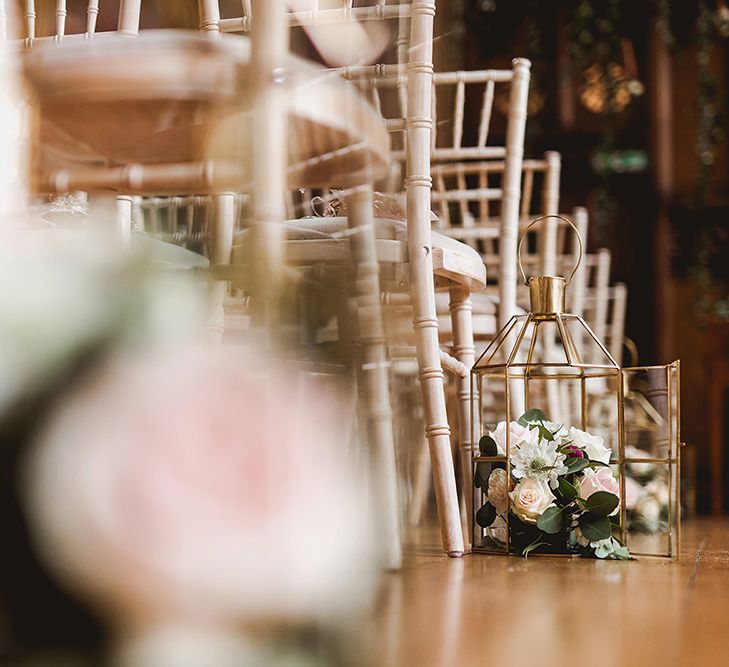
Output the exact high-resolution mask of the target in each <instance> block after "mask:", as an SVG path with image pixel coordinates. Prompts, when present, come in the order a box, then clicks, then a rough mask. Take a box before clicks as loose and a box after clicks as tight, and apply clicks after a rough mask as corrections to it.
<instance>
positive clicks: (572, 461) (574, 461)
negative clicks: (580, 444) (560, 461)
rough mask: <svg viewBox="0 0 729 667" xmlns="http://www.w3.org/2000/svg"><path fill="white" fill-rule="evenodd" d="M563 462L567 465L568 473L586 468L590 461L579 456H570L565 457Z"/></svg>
mask: <svg viewBox="0 0 729 667" xmlns="http://www.w3.org/2000/svg"><path fill="white" fill-rule="evenodd" d="M564 464H565V465H566V466H567V474H568V475H570V474H572V473H575V472H580V470H584V469H585V468H587V466H589V465H590V461H589V460H588V459H585V458H583V457H581V456H570V457H569V458H568V459H565V462H564Z"/></svg>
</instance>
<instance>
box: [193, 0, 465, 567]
mask: <svg viewBox="0 0 729 667" xmlns="http://www.w3.org/2000/svg"><path fill="white" fill-rule="evenodd" d="M251 10H252V14H246V15H244V16H243V17H233V18H222V19H221V18H220V16H219V14H218V15H216V14H215V11H214V8H211V11H210V12H208V13H207V15H206V17H205V18H204V20H203V21H202V23H203V24H205V25H207V26H209V27H210V28H211V29H212V31H213V32H214V31H215V30H216V29H220V30H222V31H246V30H248V29H250V27H251V25H254V24H255V22H256V21H257V20H258V19H256V18H255V16H256V7H255V5H254V6H253V7H251ZM434 11H435V5H434V3H433V2H432V1H426V0H414V1H413V2H412V3H407V4H406V3H403V4H399V5H386V4H385V3H384V2H382V1H380V0H378V1H377V2H373V3H371V4H370V5H369V6H367V7H361V6H360V7H353V6H352V3H351V2H344V3H342V5H341V8H340V9H319V10H317V8H316V7H313V8H311V10H310V11H308V12H294V13H291V14H290V15H289V20H290V23H291V24H292V25H302V26H306V27H308V28H309V29H310V30H311V29H312V28H316V26H317V25H318V26H321V25H327V24H332V23H344V24H346V23H347V22H352V21H355V20H364V21H384V20H398V21H399V24H400V27H401V31H400V38H399V43H398V51H399V53H400V54H401V55H405V54H408V55H409V62H408V65H407V70H406V72H404V73H403V81H404V82H405V83H406V84H407V86H406V88H405V86H403V87H402V90H407V97H408V108H409V115H408V118H407V120H406V122H405V123H404V128H403V129H404V130H405V132H406V133H407V136H408V142H409V144H410V146H411V152H410V154H409V160H408V164H407V178H406V183H407V215H408V224H407V231H408V234H407V244H408V255H407V259H408V262H409V270H410V276H409V278H410V279H409V285H410V290H411V294H412V300H413V303H414V304H415V338H416V347H417V350H418V358H419V362H420V373H419V375H420V381H421V384H422V387H423V395H424V403H425V406H426V435H427V437H428V439H429V442H430V450H431V459H432V461H433V475H434V482H435V489H436V497H437V501H438V509H439V518H440V527H441V534H442V539H443V545H444V549H445V550H446V552H447V553H449V554H450V555H453V556H457V555H461V554H462V553H463V551H464V547H463V538H462V531H461V527H460V520H459V513H458V502H457V497H456V492H455V475H454V470H453V462H452V458H451V452H450V442H449V434H450V429H449V427H448V421H447V416H446V410H445V394H444V390H443V370H442V364H443V363H445V364H446V365H448V364H450V365H451V366H457V365H458V362H457V360H455V359H452V358H450V357H449V356H448V355H446V356H445V357H444V355H442V353H441V350H440V347H439V345H438V335H437V318H436V313H435V300H434V285H433V272H434V254H435V253H434V252H433V249H432V245H431V239H430V234H431V231H430V178H429V171H430V165H429V163H430V159H429V158H430V145H431V140H430V133H431V122H430V121H429V116H430V113H431V100H430V95H431V90H432V84H431V77H432V37H433V15H434ZM405 25H409V31H406V30H405V28H403V26H405ZM405 32H407V33H408V39H407V42H405V41H404V39H403V35H404V34H405ZM253 33H255V29H254V30H253ZM312 34H315V33H311V32H310V35H312ZM313 39H315V40H316V37H313ZM320 51H321V49H320ZM330 64H331V63H330ZM333 75H334V76H338V75H337V74H329V76H333ZM340 180H341V178H340ZM328 185H329V186H330V187H333V186H339V187H342V185H343V184H342V183H337V182H336V179H332V181H330V182H329V183H328ZM349 187H350V188H351V184H350V185H349ZM345 191H346V190H345ZM346 199H347V208H348V211H349V216H350V219H351V217H352V215H355V216H356V217H358V218H359V219H360V220H362V221H363V223H364V224H361V225H358V226H359V227H361V228H362V231H364V229H365V228H366V227H367V226H371V221H372V197H371V192H367V191H366V190H352V194H351V195H349V196H347V197H346ZM363 238H366V237H365V236H364V235H363V236H362V237H361V238H360V240H359V241H358V240H357V239H356V238H354V237H353V239H354V240H355V241H357V242H355V243H351V245H352V252H353V256H354V259H355V262H357V263H358V264H360V266H362V267H363V268H364V267H366V266H369V267H373V261H375V262H376V259H377V253H376V245H377V244H376V242H375V239H374V237H373V236H371V237H370V238H369V240H365V241H364V242H362V241H361V239H363ZM358 255H359V258H360V259H362V261H358ZM369 272H370V273H369V275H368V278H367V280H366V281H365V284H367V283H369V288H368V294H369V296H368V297H367V298H369V299H372V297H373V296H375V294H376V303H377V304H378V306H377V307H379V301H380V297H379V292H380V288H379V286H378V285H377V281H376V275H375V274H374V272H373V271H372V269H371V268H370V269H369ZM453 289H454V290H455V291H456V293H459V294H460V288H459V287H456V286H454V288H453ZM363 296H364V295H363ZM369 307H370V309H372V308H374V307H375V306H374V304H372V303H370V306H369ZM378 329H379V331H377V330H378ZM380 332H381V327H379V326H376V327H375V330H374V332H373V335H372V336H371V344H370V346H369V347H370V349H371V350H373V351H375V350H376V351H377V352H376V354H375V355H374V358H373V359H372V360H371V361H370V362H368V363H367V364H366V365H367V366H368V367H371V368H372V370H373V371H376V369H378V368H382V371H384V377H383V379H382V380H381V381H380V383H379V384H380V387H381V389H380V390H379V393H380V394H381V393H382V388H383V387H384V382H385V380H386V368H385V363H386V350H385V346H384V339H383V338H382V335H381V333H380ZM367 347H368V345H367V343H366V342H365V349H367ZM458 368H459V369H460V370H461V371H462V370H463V368H462V366H460V365H458ZM382 371H381V372H382ZM380 412H381V410H380ZM380 421H381V418H380Z"/></svg>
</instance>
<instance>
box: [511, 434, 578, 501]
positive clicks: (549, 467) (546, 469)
mask: <svg viewBox="0 0 729 667" xmlns="http://www.w3.org/2000/svg"><path fill="white" fill-rule="evenodd" d="M557 447H558V445H557V443H556V442H549V441H548V440H544V439H540V440H537V441H534V440H528V441H524V442H521V443H519V444H518V445H517V446H516V448H515V449H514V454H513V455H512V457H511V473H512V475H514V477H515V478H516V479H523V478H525V477H530V478H536V479H541V480H545V481H548V482H549V486H550V487H552V488H553V489H556V488H557V484H558V482H557V477H558V476H559V475H564V474H566V473H567V467H566V466H565V465H564V461H565V459H566V458H567V457H566V455H565V454H560V453H559V452H558V451H557Z"/></svg>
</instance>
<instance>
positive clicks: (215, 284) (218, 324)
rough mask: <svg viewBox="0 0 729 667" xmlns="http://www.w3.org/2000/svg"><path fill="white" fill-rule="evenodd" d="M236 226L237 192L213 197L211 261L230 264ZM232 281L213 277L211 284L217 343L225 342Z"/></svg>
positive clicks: (211, 323)
mask: <svg viewBox="0 0 729 667" xmlns="http://www.w3.org/2000/svg"><path fill="white" fill-rule="evenodd" d="M234 227H235V195H234V194H233V193H231V192H226V193H224V194H220V195H216V196H215V197H214V198H213V215H212V219H211V221H210V263H211V264H213V265H221V264H229V263H230V253H231V250H232V248H233V231H234ZM227 293H228V283H227V282H226V281H224V280H213V281H211V282H210V285H209V286H208V336H209V339H210V342H211V343H212V344H213V345H221V344H222V342H223V334H224V332H225V308H224V302H225V297H226V295H227Z"/></svg>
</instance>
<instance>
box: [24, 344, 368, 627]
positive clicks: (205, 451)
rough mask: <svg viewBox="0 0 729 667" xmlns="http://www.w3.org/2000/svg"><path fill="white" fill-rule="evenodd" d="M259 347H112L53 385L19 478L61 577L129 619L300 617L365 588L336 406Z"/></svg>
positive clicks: (42, 548) (361, 536) (364, 555)
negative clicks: (100, 362)
mask: <svg viewBox="0 0 729 667" xmlns="http://www.w3.org/2000/svg"><path fill="white" fill-rule="evenodd" d="M261 357H262V355H261V354H260V353H256V354H254V353H253V352H249V353H247V352H246V351H245V350H243V349H241V348H237V349H235V350H227V351H225V350H223V351H218V352H213V351H209V352H202V351H200V352H198V351H190V350H187V349H184V350H183V349H178V350H177V351H173V352H169V353H167V354H158V355H156V356H153V357H150V358H123V359H121V360H120V361H119V362H117V363H114V364H111V365H110V366H108V367H107V368H105V369H104V370H103V371H102V372H100V373H98V374H97V375H96V376H95V377H92V378H90V379H89V381H88V382H87V383H86V384H85V385H84V386H82V387H80V388H78V389H77V390H75V391H70V392H68V395H67V396H66V399H65V401H64V403H63V404H62V405H61V406H60V409H59V411H58V413H57V414H56V416H55V418H54V419H53V420H52V422H51V423H50V424H49V427H48V429H47V430H46V432H45V433H44V434H43V436H42V437H41V440H40V442H39V443H38V446H37V447H36V448H35V450H34V451H33V453H32V456H31V460H30V461H29V465H28V468H27V477H26V483H25V485H24V486H25V488H26V489H27V499H26V500H27V502H26V506H27V510H28V514H29V518H30V521H31V525H32V526H33V528H34V532H35V538H36V542H37V544H38V547H39V552H40V553H41V554H46V555H47V558H48V565H49V566H50V567H52V568H53V569H54V570H55V571H56V572H57V574H59V576H60V577H62V578H63V579H64V580H65V582H66V584H67V585H70V586H71V587H73V588H75V589H76V590H77V591H78V592H80V593H81V594H82V595H84V596H86V597H90V598H92V600H93V601H95V602H96V603H97V604H99V605H101V606H102V607H104V609H105V610H106V611H108V612H112V613H113V615H114V616H115V617H116V616H121V617H122V619H124V620H125V621H127V622H128V621H129V619H130V618H131V619H134V621H135V622H136V623H139V622H140V621H141V622H142V623H149V622H152V621H154V620H155V619H169V618H170V617H173V618H180V617H182V618H185V619H190V618H195V619H198V618H200V617H203V618H224V619H235V620H249V619H255V620H256V621H258V622H261V621H267V620H271V619H281V618H287V619H291V618H301V617H305V618H309V617H311V616H312V615H313V614H319V613H321V612H332V613H337V611H336V610H337V609H338V608H340V607H341V604H343V605H344V606H347V605H350V604H357V603H358V602H359V601H361V600H362V598H363V595H364V596H366V595H367V594H368V592H369V591H368V590H367V589H368V586H369V584H370V582H371V578H370V576H369V573H370V571H371V570H370V566H371V565H372V550H371V544H372V540H371V533H370V532H369V530H368V522H367V520H366V517H365V509H364V506H365V503H364V502H363V498H362V496H361V495H359V493H358V492H359V491H360V488H359V487H358V485H357V483H356V477H355V476H354V475H353V474H348V471H349V473H352V472H353V471H351V468H350V467H349V466H348V465H347V460H346V457H347V452H346V447H343V444H345V442H346V438H347V436H348V433H349V424H348V423H347V420H348V419H349V418H350V417H351V410H350V407H351V406H350V405H348V404H346V403H343V402H342V401H341V400H339V394H338V393H336V392H335V391H332V389H333V388H332V386H331V383H329V384H328V383H327V382H325V381H323V380H321V379H318V380H317V379H315V378H314V377H313V376H312V375H307V374H305V373H302V372H300V371H296V370H290V369H285V368H281V366H279V365H276V364H271V363H268V362H267V361H265V360H264V359H262V358H261ZM327 399H328V400H327ZM348 415H349V417H348ZM353 585H354V588H352V586H353ZM345 589H346V591H347V595H344V596H342V591H343V590H345Z"/></svg>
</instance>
